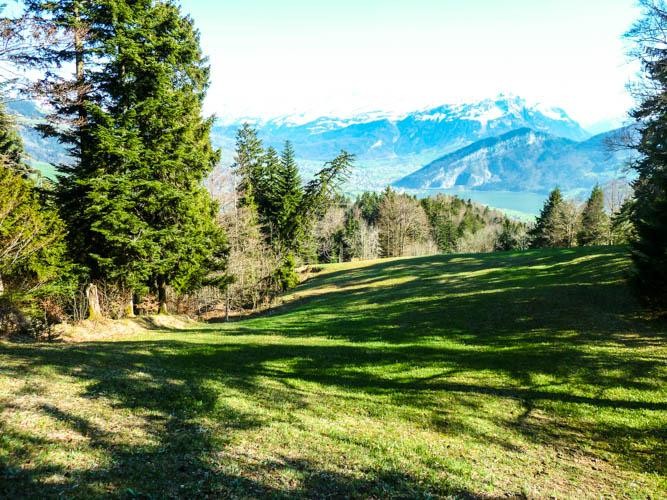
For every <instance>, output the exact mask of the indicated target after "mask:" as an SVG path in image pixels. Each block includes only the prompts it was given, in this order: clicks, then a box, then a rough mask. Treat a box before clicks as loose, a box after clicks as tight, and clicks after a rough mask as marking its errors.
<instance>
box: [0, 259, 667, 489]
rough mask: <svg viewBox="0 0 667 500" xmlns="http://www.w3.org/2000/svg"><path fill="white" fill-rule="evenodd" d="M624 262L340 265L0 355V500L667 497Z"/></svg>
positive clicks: (651, 338)
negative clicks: (194, 317)
mask: <svg viewBox="0 0 667 500" xmlns="http://www.w3.org/2000/svg"><path fill="white" fill-rule="evenodd" d="M627 266H628V261H627V259H626V257H625V251H624V250H623V249H583V250H563V251H539V252H537V251H535V252H525V253H518V254H496V255H489V256H478V255H470V256H440V257H429V258H418V259H399V260H392V261H378V262H372V263H351V264H341V265H334V266H326V267H325V269H324V271H322V272H321V273H320V274H319V275H318V276H317V277H315V278H313V279H311V280H310V281H308V282H306V283H304V284H303V285H302V286H301V287H300V288H299V289H297V290H295V291H294V293H292V294H290V295H288V296H287V297H286V298H285V304H284V306H282V307H280V308H277V309H275V310H273V311H271V312H270V313H269V314H265V315H262V316H259V317H256V318H252V319H248V320H244V321H242V322H238V323H232V324H226V325H194V326H193V327H192V329H191V330H188V331H185V332H184V331H165V330H155V331H152V332H150V333H142V334H131V335H121V334H119V335H117V336H116V337H114V338H111V339H104V341H100V342H87V343H78V344H67V345H19V344H9V343H4V344H0V410H1V413H0V496H3V495H4V496H8V497H14V498H15V497H21V496H33V497H43V496H54V497H55V496H66V497H81V498H87V497H91V496H103V495H109V494H111V495H115V496H124V497H144V498H163V497H165V496H167V497H168V496H172V497H173V496H180V497H206V496H209V497H228V496H238V497H264V496H273V497H292V496H304V497H316V498H320V497H330V496H333V497H349V496H352V497H364V498H365V497H376V498H381V497H388V496H400V497H429V496H447V495H455V496H461V497H467V496H468V497H476V496H490V497H493V496H502V495H506V494H508V495H516V496H518V495H526V496H529V497H539V498H543V497H549V496H555V497H559V498H562V497H569V498H583V497H590V498H600V497H604V496H611V497H622V496H629V497H634V498H646V497H647V496H651V497H654V498H659V497H661V496H663V495H664V491H665V488H667V481H666V479H665V474H666V471H667V468H666V463H665V459H666V456H667V450H666V449H665V444H664V443H665V439H666V438H667V434H666V432H667V431H666V430H667V384H666V383H665V382H666V379H667V347H666V345H665V324H664V323H657V322H655V321H652V320H650V319H647V318H645V317H643V315H642V313H641V310H640V309H639V308H638V306H637V304H636V303H635V301H634V299H633V298H632V295H631V294H630V292H629V290H628V288H627V287H626V285H625V282H624V277H625V272H626V270H627Z"/></svg>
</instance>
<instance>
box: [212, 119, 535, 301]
mask: <svg viewBox="0 0 667 500" xmlns="http://www.w3.org/2000/svg"><path fill="white" fill-rule="evenodd" d="M295 156H296V154H295V151H294V150H293V148H292V146H291V144H290V143H289V142H287V143H285V145H284V148H283V150H282V151H280V152H278V151H276V150H275V149H274V148H272V147H265V146H264V145H263V144H262V141H261V140H260V139H259V137H258V135H257V131H256V130H255V129H253V128H252V127H251V126H250V125H248V124H246V125H244V126H243V127H242V128H241V129H240V130H239V131H238V134H237V140H236V151H235V163H234V166H233V169H232V173H233V175H232V176H230V177H228V178H227V180H226V182H225V181H223V180H220V179H218V180H217V184H218V185H217V188H216V189H215V192H217V193H218V195H217V197H218V198H219V201H220V204H221V206H222V207H223V210H222V211H221V214H220V217H219V220H220V224H221V226H222V227H223V228H224V229H225V232H226V234H227V237H228V243H229V259H228V268H227V273H228V279H229V282H228V287H227V289H226V293H225V304H226V308H227V309H229V310H240V309H256V308H258V307H260V306H262V305H265V304H267V303H269V302H270V301H271V299H272V298H273V297H274V296H275V295H276V294H277V293H280V292H281V291H283V290H285V289H287V288H290V287H292V286H294V285H296V284H297V283H298V281H299V277H298V275H297V273H296V269H297V267H299V266H304V265H308V264H311V265H314V264H319V263H332V262H346V261H351V260H368V259H377V258H383V257H403V256H421V255H431V254H436V253H449V252H491V251H494V250H511V249H525V248H527V247H528V245H529V239H528V235H527V229H528V228H527V225H526V224H524V223H521V222H518V221H513V220H511V219H509V218H508V217H506V216H505V215H503V214H502V213H501V212H498V211H494V210H491V209H489V208H488V207H484V206H481V205H477V204H474V203H472V202H471V201H470V200H468V201H464V200H462V199H460V198H457V197H455V196H447V195H442V194H440V195H437V196H434V197H430V198H425V199H418V198H416V197H415V196H410V195H408V194H404V193H399V192H396V191H394V190H392V189H390V188H387V189H386V190H385V191H384V192H382V193H372V192H366V193H363V194H362V195H360V196H358V197H357V198H356V199H350V198H348V197H346V196H343V195H341V194H340V189H339V187H340V185H341V184H342V183H343V182H344V181H345V179H346V178H347V174H348V172H349V170H350V168H351V167H352V164H353V158H352V157H351V156H350V155H348V154H347V153H345V152H342V153H341V154H340V155H339V156H338V157H337V158H335V159H334V160H333V161H331V162H330V163H328V164H327V165H326V166H325V168H324V169H323V170H321V171H320V172H319V173H318V174H317V175H316V176H315V178H314V179H312V180H310V181H309V182H307V183H305V184H304V183H303V182H302V179H301V178H300V175H299V168H298V165H297V163H296V160H295ZM221 184H226V185H227V187H226V189H225V188H224V187H223V186H222V185H221ZM222 193H226V194H222Z"/></svg>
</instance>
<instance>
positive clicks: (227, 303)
mask: <svg viewBox="0 0 667 500" xmlns="http://www.w3.org/2000/svg"><path fill="white" fill-rule="evenodd" d="M225 321H229V285H227V290H225Z"/></svg>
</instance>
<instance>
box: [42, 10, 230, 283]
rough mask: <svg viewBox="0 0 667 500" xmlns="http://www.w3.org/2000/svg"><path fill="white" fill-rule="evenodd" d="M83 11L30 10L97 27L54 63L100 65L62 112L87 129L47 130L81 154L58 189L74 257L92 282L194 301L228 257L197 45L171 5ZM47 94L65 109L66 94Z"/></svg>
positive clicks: (52, 58)
mask: <svg viewBox="0 0 667 500" xmlns="http://www.w3.org/2000/svg"><path fill="white" fill-rule="evenodd" d="M85 5H86V6H88V7H90V8H88V9H84V10H82V9H81V8H79V7H81V6H80V5H79V2H69V3H67V2H63V3H60V4H57V5H54V4H51V3H48V2H31V4H30V6H29V7H31V9H32V10H33V11H34V12H36V13H38V14H40V15H46V16H49V15H54V16H55V17H54V19H55V20H56V23H62V26H63V27H64V28H74V27H76V26H78V25H80V24H81V23H84V24H85V26H86V27H87V33H86V36H85V37H84V38H83V39H82V40H80V41H78V44H79V45H78V46H77V45H76V43H75V51H76V52H77V53H75V54H72V53H71V52H69V51H60V52H53V51H52V52H49V53H47V54H46V55H45V56H44V57H45V64H46V63H48V62H53V63H59V64H63V63H66V62H70V61H73V60H74V61H79V58H80V54H79V52H82V53H83V61H84V62H90V61H95V64H90V65H89V66H85V65H83V66H82V71H84V72H83V74H82V75H78V77H79V81H78V82H77V85H78V84H79V83H81V81H83V82H84V83H85V84H86V85H85V86H84V90H82V89H80V88H78V87H77V91H79V94H78V100H77V101H76V102H73V103H69V104H68V108H67V109H60V108H56V109H57V111H58V112H59V113H61V114H63V115H65V116H72V115H73V116H75V117H76V118H77V120H73V121H72V122H71V124H70V127H68V128H65V129H62V130H61V129H57V128H55V127H54V126H51V128H50V129H48V128H47V130H45V131H46V132H51V133H55V134H58V135H59V137H60V138H61V140H62V141H63V142H69V143H70V144H72V145H73V148H72V153H73V155H74V158H75V162H74V164H73V165H71V166H67V167H64V168H63V169H62V171H63V173H64V174H66V175H65V176H63V177H61V178H60V183H59V189H58V197H59V200H60V206H61V211H62V213H63V216H64V218H65V220H66V221H67V223H68V227H69V234H70V247H71V249H72V251H73V254H74V255H76V256H77V257H78V258H79V259H80V261H81V263H82V264H85V265H86V266H87V267H89V269H90V273H91V277H92V278H103V279H111V280H113V281H117V282H119V283H121V284H122V285H123V286H126V287H128V288H130V289H134V290H136V291H144V290H146V289H152V290H155V291H158V292H159V293H161V294H164V288H165V287H166V286H167V285H171V286H172V287H173V288H174V289H176V290H177V291H179V292H182V291H187V290H190V289H191V288H192V287H195V286H199V285H200V284H201V283H202V282H204V281H205V277H206V275H208V274H209V273H218V274H219V272H220V271H221V269H222V268H223V267H224V252H225V244H224V235H223V234H222V232H221V230H220V229H219V228H218V227H217V225H216V224H215V216H216V213H217V208H216V206H215V204H214V203H213V202H212V201H211V200H210V198H209V196H208V194H207V193H206V192H205V191H204V190H203V188H202V187H201V185H202V182H203V180H204V179H205V177H206V176H207V175H208V174H209V173H210V171H211V169H212V168H213V166H214V165H215V163H216V162H217V160H218V158H219V152H217V151H215V150H214V149H213V148H212V146H211V142H210V129H211V126H212V123H213V122H212V119H202V118H201V113H202V103H203V100H204V97H205V94H206V90H207V87H208V81H209V68H208V66H207V65H206V61H205V59H204V57H203V55H202V53H201V49H200V46H199V34H198V33H197V31H196V30H195V29H194V27H193V24H192V21H191V20H190V19H189V18H186V17H183V16H181V14H180V12H179V9H178V7H176V6H175V5H174V4H172V3H171V2H157V3H155V2H151V1H149V0H140V1H129V0H128V1H123V0H113V1H112V0H108V1H102V2H99V3H97V4H95V5H94V8H93V7H92V6H91V4H89V3H85ZM54 9H55V10H54ZM82 16H83V17H82ZM75 42H76V40H75ZM46 88H47V89H48V90H50V91H51V93H50V94H49V95H50V97H51V101H52V102H55V103H57V102H58V101H59V99H60V98H61V95H60V94H59V93H58V92H56V91H55V90H54V89H53V88H50V87H48V86H46Z"/></svg>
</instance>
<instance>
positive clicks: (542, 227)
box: [529, 188, 564, 248]
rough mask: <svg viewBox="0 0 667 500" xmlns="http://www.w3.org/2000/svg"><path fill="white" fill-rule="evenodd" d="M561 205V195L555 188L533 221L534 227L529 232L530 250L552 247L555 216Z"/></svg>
mask: <svg viewBox="0 0 667 500" xmlns="http://www.w3.org/2000/svg"><path fill="white" fill-rule="evenodd" d="M563 203H564V201H563V195H562V194H561V192H560V189H558V188H556V189H554V190H553V191H551V193H549V198H547V201H546V202H545V203H544V207H543V208H542V211H541V212H540V215H539V217H537V219H536V221H535V226H534V227H533V228H532V229H531V230H530V231H529V236H530V238H531V244H530V246H531V248H545V247H550V246H553V234H554V231H555V224H556V214H557V213H558V210H559V209H560V207H561V206H562V205H563Z"/></svg>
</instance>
